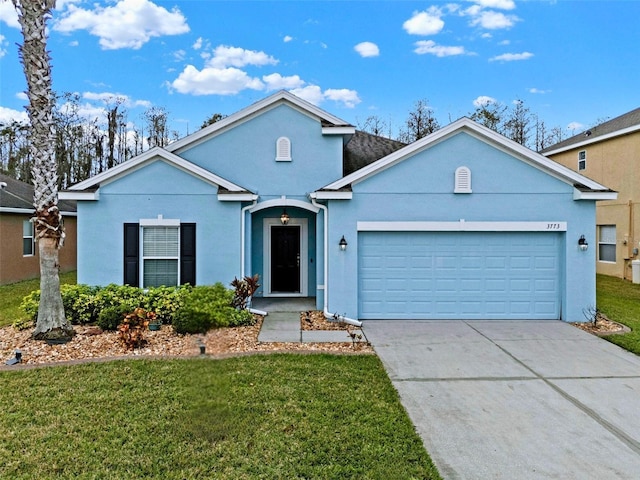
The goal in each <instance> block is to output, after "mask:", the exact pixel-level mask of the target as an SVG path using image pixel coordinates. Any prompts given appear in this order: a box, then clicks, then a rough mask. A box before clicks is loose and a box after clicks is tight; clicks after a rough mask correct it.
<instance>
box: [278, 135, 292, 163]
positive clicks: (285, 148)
mask: <svg viewBox="0 0 640 480" xmlns="http://www.w3.org/2000/svg"><path fill="white" fill-rule="evenodd" d="M276 161H278V162H290V161H291V140H289V139H288V138H287V137H280V138H279V139H278V140H277V142H276Z"/></svg>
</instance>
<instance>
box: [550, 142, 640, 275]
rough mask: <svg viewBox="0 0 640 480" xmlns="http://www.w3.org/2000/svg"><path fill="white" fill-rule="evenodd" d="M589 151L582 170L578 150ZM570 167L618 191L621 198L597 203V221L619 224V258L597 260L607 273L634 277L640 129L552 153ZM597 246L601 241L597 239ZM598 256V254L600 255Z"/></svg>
mask: <svg viewBox="0 0 640 480" xmlns="http://www.w3.org/2000/svg"><path fill="white" fill-rule="evenodd" d="M581 151H585V152H586V156H587V157H586V160H587V161H586V168H585V170H578V154H579V152H581ZM549 158H551V159H553V160H555V161H556V162H558V163H561V164H562V165H565V166H566V167H569V168H571V169H573V170H575V171H579V173H581V174H583V175H586V176H587V177H589V178H592V179H593V180H595V181H597V182H600V183H602V184H604V185H606V186H608V187H609V188H611V189H613V190H615V191H617V192H618V199H617V200H607V201H601V202H597V204H596V223H597V225H616V262H615V263H611V262H601V261H597V262H596V271H597V273H601V274H604V275H611V276H616V277H620V278H626V279H629V280H630V279H631V261H632V260H636V259H640V256H638V254H637V253H636V251H635V250H634V249H640V132H634V133H631V134H629V135H624V136H619V137H614V138H611V139H608V140H604V141H601V142H598V143H593V144H590V145H585V146H582V147H577V148H573V149H571V150H567V151H565V152H561V153H557V154H554V155H549ZM593 246H594V248H597V242H594V243H593ZM596 259H597V256H596Z"/></svg>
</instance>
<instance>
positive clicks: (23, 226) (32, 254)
mask: <svg viewBox="0 0 640 480" xmlns="http://www.w3.org/2000/svg"><path fill="white" fill-rule="evenodd" d="M58 207H59V208H60V211H61V213H62V218H63V220H64V228H65V240H64V244H63V246H62V248H61V249H60V251H59V257H58V260H59V262H60V271H61V272H68V271H71V270H75V269H76V202H75V201H61V202H59V204H58ZM34 213H35V208H34V207H33V186H32V185H29V184H28V183H24V182H21V181H20V180H16V179H15V178H11V177H9V176H8V175H4V174H0V285H5V284H8V283H14V282H19V281H21V280H28V279H30V278H37V277H39V276H40V259H39V256H38V245H37V244H36V242H35V237H34V228H33V227H34V226H33V223H32V222H31V221H30V219H31V217H33V214H34Z"/></svg>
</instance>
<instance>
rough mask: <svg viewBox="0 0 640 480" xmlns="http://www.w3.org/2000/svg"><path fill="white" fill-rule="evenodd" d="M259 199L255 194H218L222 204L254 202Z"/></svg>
mask: <svg viewBox="0 0 640 480" xmlns="http://www.w3.org/2000/svg"><path fill="white" fill-rule="evenodd" d="M257 199H258V195H255V194H253V193H218V200H219V201H221V202H253V201H255V200H257Z"/></svg>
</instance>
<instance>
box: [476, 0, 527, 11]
mask: <svg viewBox="0 0 640 480" xmlns="http://www.w3.org/2000/svg"><path fill="white" fill-rule="evenodd" d="M470 1H472V2H473V3H476V4H478V5H479V6H481V7H483V8H499V9H500V10H513V9H514V8H516V3H515V2H514V1H513V0H470Z"/></svg>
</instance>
